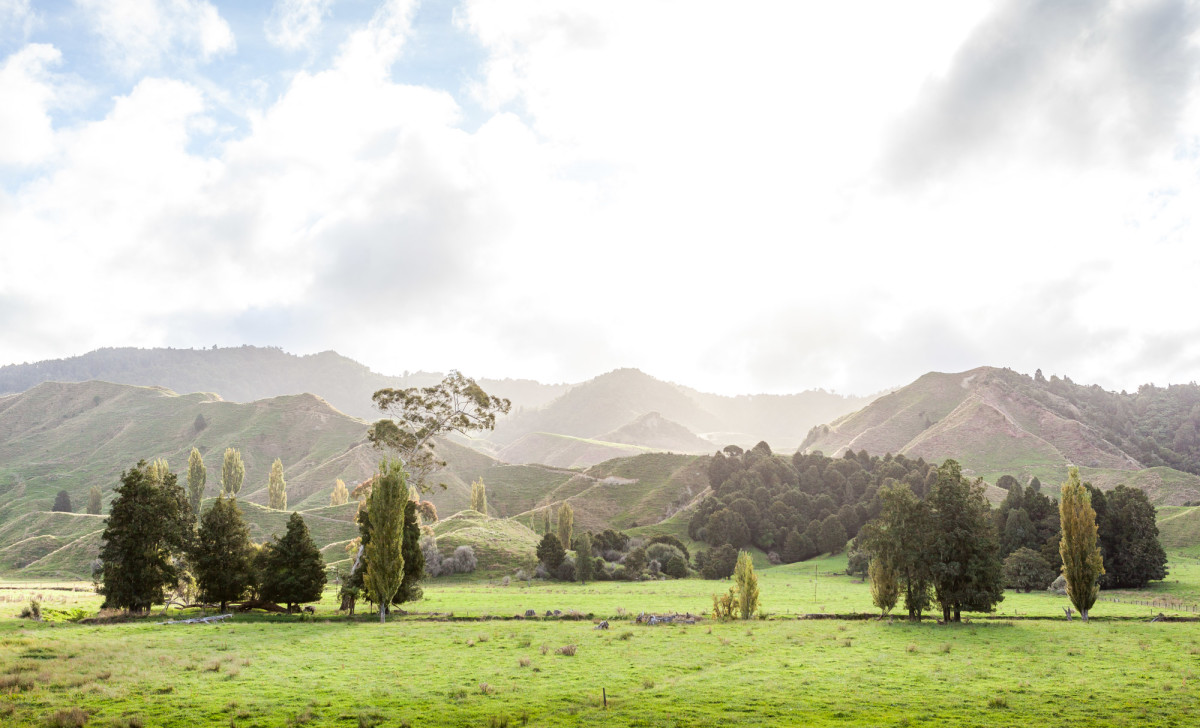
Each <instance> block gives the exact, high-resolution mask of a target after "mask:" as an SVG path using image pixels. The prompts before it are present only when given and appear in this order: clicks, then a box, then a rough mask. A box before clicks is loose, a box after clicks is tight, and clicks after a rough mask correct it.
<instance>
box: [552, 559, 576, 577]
mask: <svg viewBox="0 0 1200 728" xmlns="http://www.w3.org/2000/svg"><path fill="white" fill-rule="evenodd" d="M554 575H555V576H557V577H558V578H559V580H560V581H575V561H574V559H571V558H566V559H563V561H562V563H561V564H559V565H558V569H557V570H555V572H554Z"/></svg>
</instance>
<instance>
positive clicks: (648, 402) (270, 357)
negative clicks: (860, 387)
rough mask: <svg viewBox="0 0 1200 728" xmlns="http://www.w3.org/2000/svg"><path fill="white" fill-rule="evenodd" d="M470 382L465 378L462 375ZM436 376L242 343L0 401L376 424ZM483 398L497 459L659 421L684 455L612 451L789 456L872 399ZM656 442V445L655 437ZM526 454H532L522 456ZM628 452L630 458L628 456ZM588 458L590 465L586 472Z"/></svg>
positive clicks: (32, 380)
mask: <svg viewBox="0 0 1200 728" xmlns="http://www.w3.org/2000/svg"><path fill="white" fill-rule="evenodd" d="M468 374H470V373H469V372H468ZM441 378H442V374H441V373H437V372H405V374H404V375H403V376H387V375H383V374H378V373H376V372H373V371H371V370H370V369H368V368H367V367H365V366H363V365H362V364H359V363H358V362H355V361H353V360H351V359H348V358H346V357H344V356H341V355H340V354H337V353H335V352H332V351H326V352H321V353H319V354H311V355H307V356H297V355H293V354H288V353H286V352H284V351H282V350H280V349H277V348H272V347H256V346H242V347H232V348H214V349H132V348H120V349H114V348H109V349H98V350H96V351H93V352H90V353H88V354H84V355H82V356H76V357H71V358H68V359H55V360H48V361H42V362H36V363H33V364H10V365H7V366H0V396H3V395H5V394H15V393H20V392H25V391H27V390H29V389H31V388H32V387H34V386H36V385H37V384H40V383H42V382H49V381H56V382H82V381H89V380H101V381H106V382H113V383H117V384H130V385H134V386H158V387H165V388H167V389H170V390H171V391H173V392H180V393H188V392H213V393H215V394H218V395H220V397H221V398H222V399H224V400H227V401H231V402H254V401H259V400H264V399H269V398H271V397H278V396H283V395H292V394H302V393H311V394H315V395H317V396H319V397H321V398H322V399H324V400H325V401H327V402H328V403H329V404H331V405H333V406H334V407H335V408H337V409H338V410H340V411H342V412H344V413H346V414H348V415H351V416H353V417H358V418H360V419H363V420H367V421H372V420H374V419H377V418H378V417H379V416H380V415H379V412H378V411H376V410H375V409H374V407H373V406H372V403H371V395H372V394H374V392H375V391H377V390H379V389H384V388H388V387H390V388H406V387H417V386H430V385H432V384H436V383H437V382H438V381H440V380H441ZM477 381H478V382H479V384H480V386H482V387H483V388H484V390H486V391H487V392H488V393H489V394H494V395H497V396H500V397H505V398H508V399H510V400H511V401H512V405H513V408H512V412H511V414H510V415H508V416H507V417H502V418H501V419H500V420H499V421H498V424H497V427H496V430H495V432H493V433H486V434H485V435H484V436H483V438H484V440H487V441H489V442H490V443H494V447H492V446H484V444H485V443H482V442H476V443H472V445H473V446H479V447H480V449H482V450H485V451H488V452H496V451H498V450H500V449H502V448H504V447H505V446H509V445H512V444H513V443H515V442H516V441H517V440H520V439H521V438H523V437H525V436H527V435H530V434H533V433H547V434H550V435H565V436H569V437H575V438H584V439H589V440H603V439H604V437H605V436H606V435H607V434H609V433H612V432H624V433H625V435H626V436H628V435H629V433H631V432H643V433H644V434H647V435H650V434H652V433H650V432H649V430H647V429H646V428H645V427H641V428H637V427H634V428H633V429H632V430H630V429H624V430H623V428H627V427H631V426H633V425H634V423H635V422H636V421H637V420H639V419H640V418H642V417H644V416H645V415H647V414H649V413H651V412H657V413H659V415H660V416H661V417H663V418H664V419H665V420H669V421H670V422H673V423H676V424H677V425H679V426H680V427H682V428H683V429H684V430H686V431H687V432H682V431H677V432H675V434H674V435H673V439H674V441H676V442H681V441H687V442H690V443H692V444H691V445H690V446H689V447H688V448H687V449H686V450H685V449H684V448H682V447H677V446H675V445H670V446H663V445H656V444H652V443H650V442H649V441H644V442H643V441H639V442H629V441H628V437H626V439H625V440H622V441H621V442H620V443H618V444H626V445H633V446H635V447H649V448H650V449H654V450H675V451H685V452H693V451H695V448H696V447H698V445H696V440H693V439H692V438H693V437H699V438H702V439H704V440H707V441H708V442H709V443H711V445H710V446H709V449H712V450H716V449H718V448H720V447H723V446H724V445H728V444H735V445H741V446H743V447H750V446H752V445H754V444H756V443H757V442H759V441H762V440H766V441H767V442H769V443H770V444H771V446H772V447H773V448H775V449H776V450H779V451H787V450H791V449H792V448H794V447H796V445H797V444H799V442H800V441H801V440H802V439H803V438H804V436H805V435H806V434H807V433H808V431H809V430H810V429H811V428H812V427H813V426H814V425H817V424H820V423H822V422H828V421H829V420H831V419H834V418H836V417H839V416H841V415H843V414H846V413H848V412H852V411H854V410H856V409H858V408H860V407H862V406H864V405H866V404H867V403H868V402H870V401H871V400H872V399H873V397H844V396H841V395H837V394H832V393H829V392H825V391H821V390H810V391H806V392H801V393H798V394H792V395H767V394H758V395H743V396H738V397H726V396H721V395H715V394H708V393H704V392H699V391H697V390H695V389H691V388H688V387H683V386H680V385H677V384H672V383H670V382H664V381H661V380H658V379H655V378H654V377H651V376H649V375H647V374H645V373H643V372H641V371H638V370H637V369H617V370H615V371H612V372H609V373H607V374H602V375H600V376H598V377H595V378H594V379H591V380H588V381H586V382H582V383H579V384H573V385H572V384H542V383H540V382H536V381H533V380H528V379H478V380H477ZM653 438H658V439H662V436H661V433H659V434H654V435H653V437H652V439H653ZM529 452H532V451H529ZM623 454H627V453H624V452H623ZM594 457H595V456H593V458H585V460H587V461H588V462H587V463H586V464H588V465H590V464H593V463H594V462H595V460H594Z"/></svg>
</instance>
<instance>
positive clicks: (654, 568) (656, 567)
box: [646, 559, 662, 579]
mask: <svg viewBox="0 0 1200 728" xmlns="http://www.w3.org/2000/svg"><path fill="white" fill-rule="evenodd" d="M646 571H648V572H650V576H652V577H654V578H655V579H657V578H658V575H659V574H660V573H662V565H661V564H659V563H658V561H657V560H656V559H651V560H650V565H649V566H647V567H646Z"/></svg>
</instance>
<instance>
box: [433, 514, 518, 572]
mask: <svg viewBox="0 0 1200 728" xmlns="http://www.w3.org/2000/svg"><path fill="white" fill-rule="evenodd" d="M433 532H434V535H435V536H436V537H437V543H438V551H440V552H441V553H442V555H443V556H450V555H451V554H453V553H454V549H456V548H458V547H459V546H470V547H471V549H472V550H473V551H474V552H475V558H476V559H477V560H478V566H477V572H478V573H480V574H485V575H493V574H511V573H512V572H513V571H515V570H516V569H518V568H522V567H525V568H529V567H530V566H531V565H532V564H533V563H534V562H535V561H536V557H535V555H534V552H535V551H536V549H537V545H538V541H540V540H541V536H539V535H538V534H536V533H534V532H533V531H532V530H530V529H529V528H528V527H527V526H525V525H523V524H521V523H520V522H519V521H517V520H514V519H508V518H491V517H489V516H485V515H484V514H482V513H479V512H478V511H461V512H459V513H456V514H454V515H453V516H451V517H449V518H445V519H442V520H440V521H438V522H437V523H436V524H434V526H433Z"/></svg>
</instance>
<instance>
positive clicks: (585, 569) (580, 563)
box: [575, 531, 596, 584]
mask: <svg viewBox="0 0 1200 728" xmlns="http://www.w3.org/2000/svg"><path fill="white" fill-rule="evenodd" d="M595 565H596V562H595V561H594V560H593V559H592V534H590V533H587V532H586V531H585V532H584V534H583V535H582V536H580V537H579V542H578V543H576V544H575V577H576V578H577V579H579V583H580V584H586V583H587V582H588V579H591V578H592V572H593V571H594V570H595V568H594V567H595Z"/></svg>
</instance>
